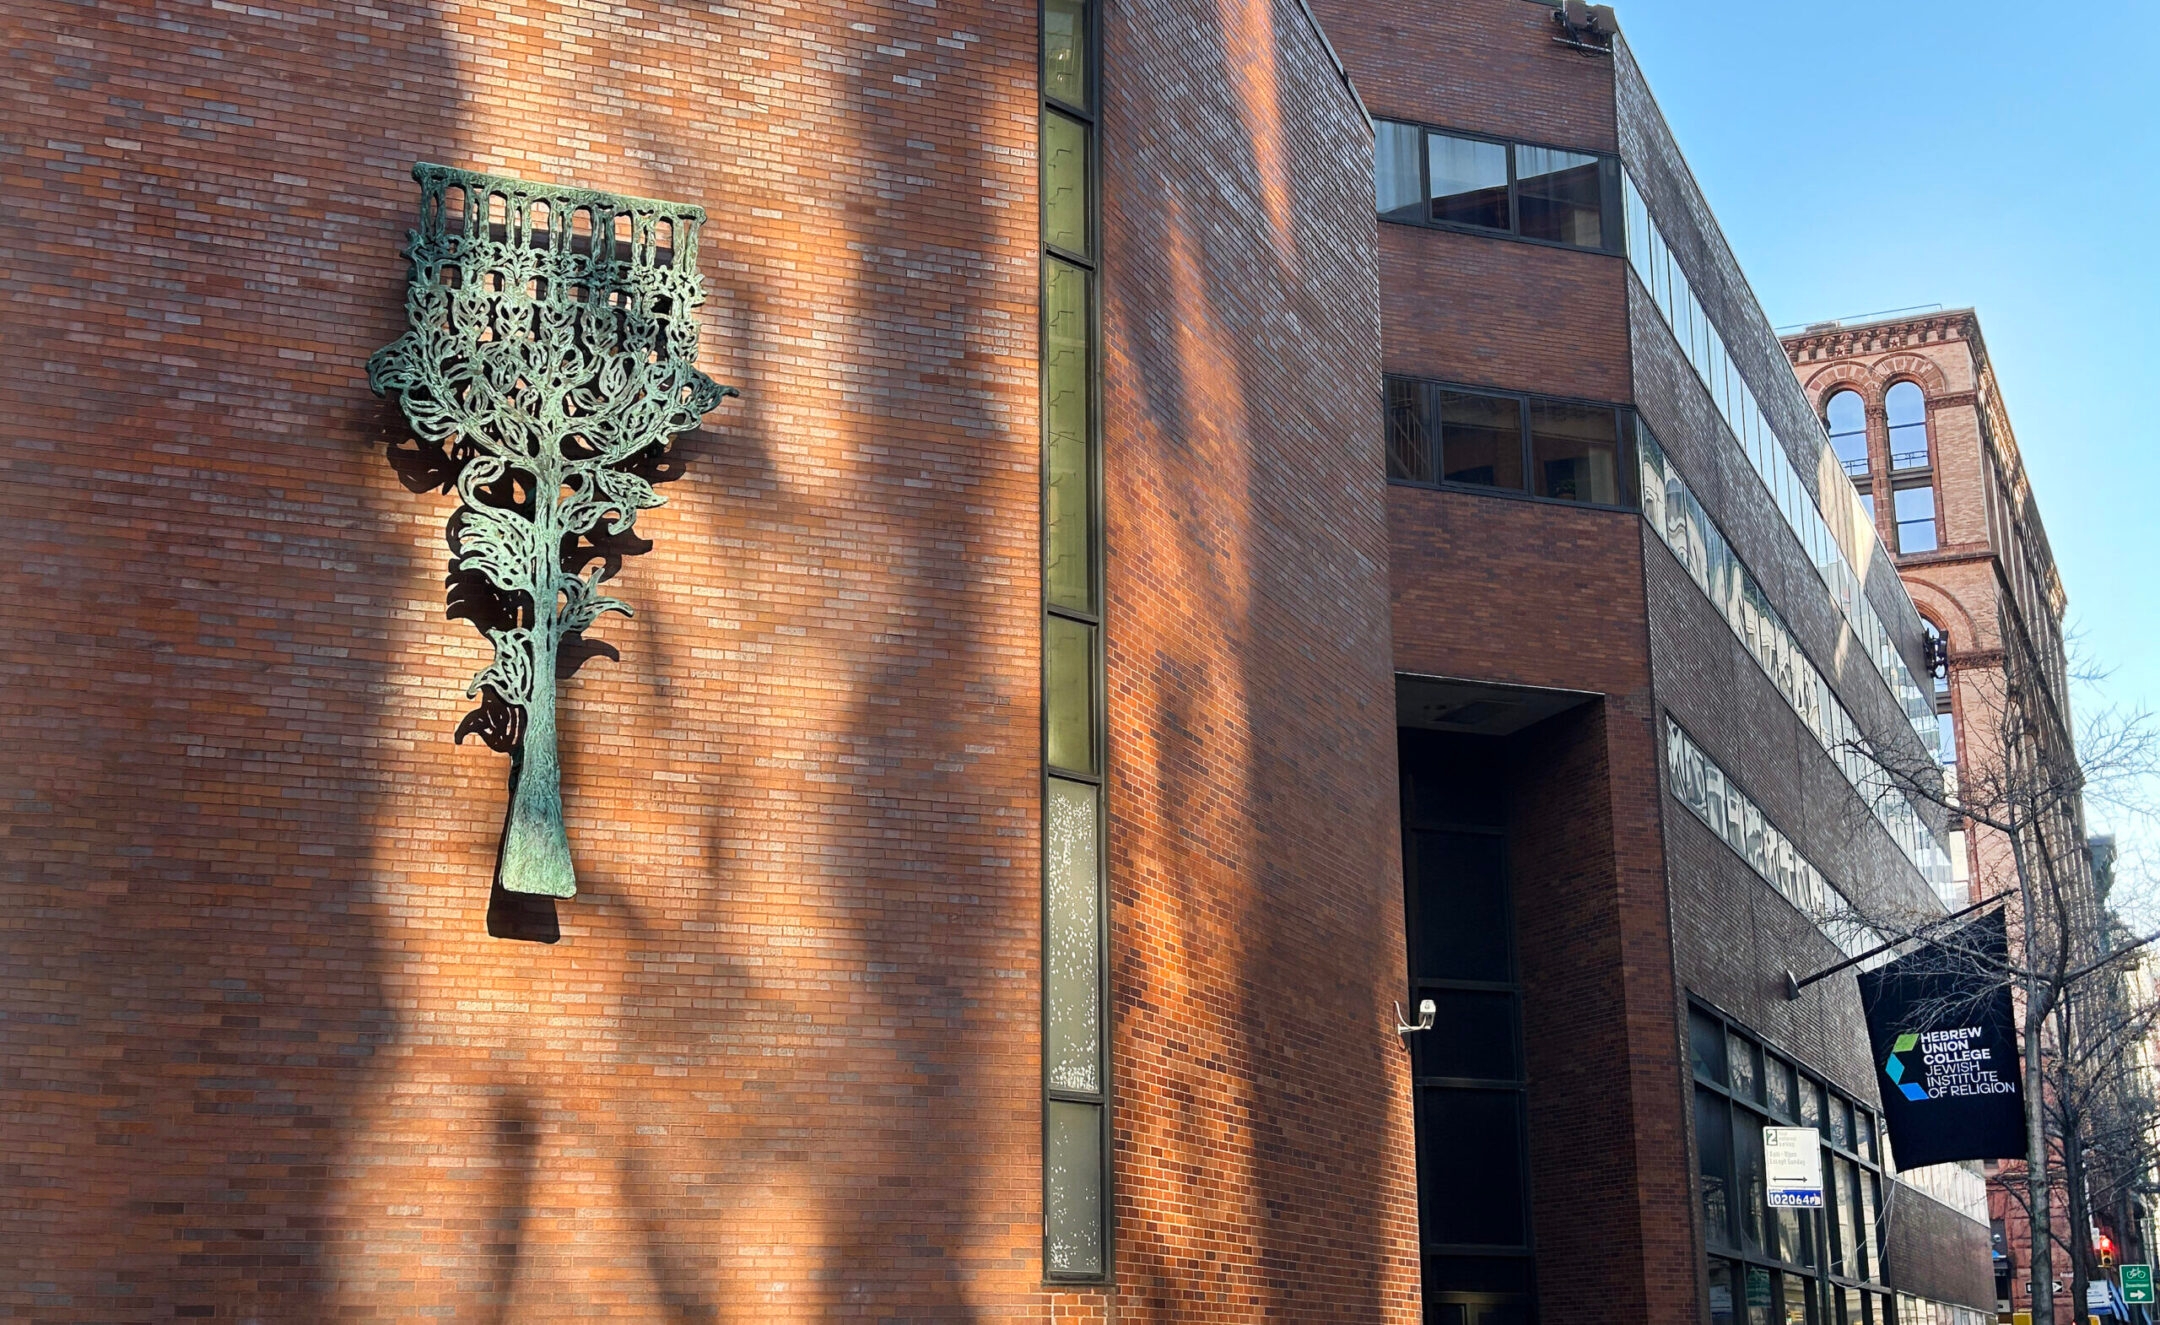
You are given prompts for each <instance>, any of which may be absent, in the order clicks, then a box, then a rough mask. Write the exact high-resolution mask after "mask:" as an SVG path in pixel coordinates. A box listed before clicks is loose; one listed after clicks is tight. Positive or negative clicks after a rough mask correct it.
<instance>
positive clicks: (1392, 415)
mask: <svg viewBox="0 0 2160 1325" xmlns="http://www.w3.org/2000/svg"><path fill="white" fill-rule="evenodd" d="M1387 417H1388V448H1387V454H1388V477H1389V478H1391V479H1403V480H1407V481H1409V482H1411V483H1430V482H1432V481H1433V456H1434V454H1435V452H1436V451H1437V450H1438V449H1439V448H1438V447H1437V445H1436V443H1437V441H1438V440H1439V439H1438V432H1439V427H1440V406H1439V402H1438V399H1437V398H1436V396H1435V388H1434V387H1433V386H1431V385H1430V384H1429V383H1425V382H1416V381H1412V380H1411V379H1409V378H1407V377H1390V378H1389V379H1387Z"/></svg>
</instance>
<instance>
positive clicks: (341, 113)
mask: <svg viewBox="0 0 2160 1325" xmlns="http://www.w3.org/2000/svg"><path fill="white" fill-rule="evenodd" d="M8 46H9V51H10V55H9V57H8V64H7V70H8V78H9V85H8V89H9V96H10V101H11V106H12V114H11V115H10V116H9V119H8V122H7V128H6V134H7V150H8V151H9V153H10V155H9V157H8V158H7V159H8V161H9V163H10V164H9V165H8V167H7V171H8V175H9V177H10V185H9V193H10V198H11V203H10V207H9V216H8V226H9V237H10V241H11V245H12V247H13V248H14V250H15V253H16V258H15V261H14V262H13V263H12V264H11V267H10V269H9V273H8V275H7V277H6V280H7V286H8V288H7V298H8V301H9V308H10V310H11V315H12V316H13V318H14V319H15V324H16V327H17V329H18V331H17V334H18V336H19V337H20V339H19V340H18V341H16V342H15V343H16V344H17V345H18V346H19V347H20V350H21V351H22V352H21V353H20V354H19V355H18V357H17V359H16V360H15V363H14V370H13V371H14V380H13V392H12V394H11V402H12V408H11V409H10V410H9V412H8V415H7V419H6V422H5V423H4V424H0V427H4V428H5V430H6V433H7V436H8V439H9V446H8V448H7V451H6V454H7V460H6V464H7V474H6V476H7V480H8V481H7V483H6V484H5V491H6V492H7V493H8V494H9V496H8V498H7V511H6V513H7V516H8V519H9V523H10V526H11V527H12V528H13V529H14V530H15V531H16V535H17V537H18V538H19V539H21V540H23V543H22V546H23V547H24V548H25V549H26V550H27V552H28V553H29V556H28V559H27V562H26V569H25V572H24V573H25V574H26V576H27V582H26V583H25V585H24V588H25V589H26V590H27V591H29V592H34V593H35V594H37V595H39V596H40V597H41V598H42V599H44V600H45V601H46V602H47V603H48V604H49V607H48V608H47V609H46V610H45V611H43V612H41V613H40V614H38V615H37V616H36V617H34V618H29V617H26V618H24V619H23V620H22V621H20V622H19V624H18V628H17V629H16V630H15V631H13V632H11V634H10V636H9V639H8V641H7V643H6V644H5V645H4V646H0V648H4V650H5V654H4V665H5V666H6V668H7V669H8V671H7V675H8V684H7V688H6V697H5V699H4V700H0V703H4V705H5V707H4V709H0V721H4V722H5V732H6V739H7V743H8V746H9V748H10V749H13V750H18V751H23V752H25V753H26V755H27V756H28V757H27V758H19V759H17V760H14V761H11V762H10V764H9V766H8V768H7V770H6V771H5V773H4V774H0V777H4V778H5V780H6V783H7V788H6V798H5V801H4V804H5V806H6V810H5V814H6V816H7V825H8V830H9V832H10V838H9V847H8V851H7V857H6V859H7V865H6V869H7V874H6V878H7V881H8V889H9V893H10V902H9V906H8V914H9V915H10V917H11V918H12V919H11V923H10V926H9V931H10V932H9V934H8V938H7V945H6V951H7V958H6V960H7V967H6V973H7V980H8V983H9V986H10V988H11V990H13V991H14V992H13V995H12V997H11V999H10V1013H11V1015H10V1018H9V1022H8V1031H7V1037H8V1038H7V1042H6V1046H5V1051H4V1052H5V1063H6V1077H5V1086H4V1089H5V1091H6V1095H7V1101H6V1108H7V1110H8V1113H7V1117H8V1119H9V1121H8V1125H7V1138H8V1144H7V1146H6V1151H7V1159H6V1163H7V1164H8V1165H9V1169H8V1180H7V1185H8V1188H9V1190H10V1193H11V1195H10V1198H9V1200H8V1201H6V1202H5V1203H4V1207H0V1229H4V1233H5V1239H4V1240H5V1250H0V1312H5V1313H7V1314H22V1315H25V1316H29V1315H31V1314H35V1315H36V1317H37V1318H39V1319H45V1320H55V1321H58V1320H111V1319H129V1320H149V1319H165V1318H168V1317H170V1316H172V1315H174V1314H176V1313H177V1314H181V1315H187V1316H201V1315H206V1314H207V1315H211V1316H213V1317H214V1318H218V1319H226V1318H230V1319H235V1320H241V1319H257V1320H264V1321H273V1320H274V1321H293V1322H314V1321H322V1320H329V1319H333V1318H346V1317H356V1318H357V1317H372V1318H380V1319H389V1318H393V1317H395V1318H404V1317H407V1316H412V1315H415V1314H418V1313H420V1312H422V1311H438V1312H441V1313H443V1314H444V1315H445V1316H446V1317H447V1318H450V1319H457V1320H520V1321H526V1320H531V1321H539V1320H552V1319H559V1318H564V1317H569V1316H591V1315H603V1314H607V1315H614V1316H617V1317H621V1318H626V1319H636V1318H663V1317H665V1318H669V1319H686V1320H708V1319H722V1318H730V1319H750V1318H755V1319H759V1320H781V1319H790V1320H817V1321H823V1320H832V1319H840V1318H848V1317H853V1316H858V1315H862V1316H876V1317H890V1316H893V1315H911V1316H916V1317H929V1316H936V1317H938V1318H942V1319H956V1318H959V1317H960V1316H962V1315H963V1314H965V1313H967V1312H969V1311H972V1310H974V1309H976V1307H977V1306H978V1305H980V1304H985V1303H999V1302H1013V1301H1027V1300H1031V1299H1033V1298H1034V1296H1035V1294H1036V1289H1035V1287H1034V1284H1035V1279H1036V1275H1037V1258H1038V1253H1037V1239H1038V1233H1037V1227H1038V1224H1037V1221H1038V1218H1039V1214H1038V1207H1039V1197H1038V1180H1037V1164H1038V1161H1037V1158H1036V1155H1037V1150H1038V1142H1037V1127H1038V1121H1037V1120H1038V1117H1039V1114H1038V1109H1037V1104H1036V1094H1037V1090H1038V1086H1037V1082H1038V1065H1037V1059H1036V1047H1035V1040H1036V1035H1035V1029H1034V1028H1035V1026H1036V1013H1035V1008H1036V993H1035V976H1034V968H1035V960H1036V958H1035V953H1036V942H1037V941H1036V931H1037V922H1036V916H1037V912H1038V906H1039V883H1038V866H1037V864H1036V860H1037V847H1036V845H1035V842H1036V833H1037V814H1038V810H1037V805H1038V799H1039V793H1038V791H1037V786H1036V768H1037V764H1036V760H1037V756H1038V749H1039V744H1038V743H1039V736H1038V719H1037V706H1036V705H1037V701H1036V698H1035V696H1036V685H1037V682H1036V650H1037V648H1038V644H1037V640H1038V637H1039V633H1040V624H1039V621H1038V617H1037V611H1036V606H1035V593H1036V587H1035V571H1034V569H1033V568H1034V566H1035V565H1036V564H1037V553H1036V550H1035V548H1036V533H1035V529H1036V521H1035V515H1034V512H1035V510H1036V484H1037V478H1036V464H1037V454H1038V442H1037V435H1036V426H1035V415H1034V409H1035V405H1034V401H1035V394H1036V370H1035V360H1034V353H1035V351H1034V345H1035V303H1036V297H1035V271H1034V261H1033V258H1032V256H1031V254H1032V251H1033V231H1034V224H1035V222H1034V214H1033V202H1032V199H1033V197H1034V195H1035V187H1036V186H1035V168H1034V139H1035V128H1034V112H1033V92H1032V87H1033V79H1034V71H1035V59H1036V57H1035V21H1034V17H1033V13H1032V9H1031V8H1029V7H1016V6H1010V5H989V4H980V3H962V4H959V5H957V6H955V5H946V6H943V7H940V8H938V9H926V8H923V7H921V6H915V5H909V4H904V3H898V2H897V0H893V2H890V3H880V2H877V0H870V2H867V3H863V2H858V3H849V4H845V5H842V4H838V3H818V4H810V5H805V6H799V7H797V8H796V9H795V10H794V11H793V12H792V13H791V14H790V16H789V17H788V19H787V21H786V22H785V23H771V24H768V23H765V22H762V21H756V20H753V19H752V18H751V17H750V16H749V14H748V11H744V12H743V13H741V14H737V13H736V12H734V11H729V10H726V9H719V10H710V9H706V8H687V9H686V8H684V7H681V6H674V5H661V4H650V3H640V4H633V5H629V6H612V7H609V6H593V5H540V4H516V3H513V4H507V5H497V4H489V5H452V4H443V5H416V4H401V3H395V2H394V0H392V2H390V3H386V4H385V5H383V6H381V7H379V8H363V9H340V10H337V11H335V12H332V11H329V10H311V9H307V8H304V7H302V8H291V7H276V8H269V9H265V8H253V9H244V8H240V7H212V6H209V5H204V4H195V3H178V2H162V0H161V2H160V3H156V4H146V5H136V6H119V7H110V8H102V9H91V8H85V7H81V6H71V5H58V4H46V5H36V4H34V5H32V6H31V7H30V8H29V9H28V10H27V11H19V14H18V26H17V27H15V29H14V31H13V35H12V36H11V39H10V41H9V43H8ZM415 159H430V160H437V161H446V162H452V163H457V164H462V165H471V166H478V167H483V168H493V169H500V170H504V171H507V172H513V173H523V174H527V175H530V176H533V177H537V178H546V179H558V180H566V181H570V182H575V183H580V184H587V185H592V186H596V187H602V188H613V189H621V190H626V191H632V192H636V193H640V194H648V195H652V194H657V195H661V196H664V197H668V198H680V199H687V200H692V201H697V202H701V203H703V204H705V205H706V206H707V207H708V208H709V209H710V211H711V214H712V221H711V223H710V224H709V225H708V227H707V228H706V231H705V236H704V252H703V258H704V271H705V275H706V277H707V281H708V285H709V293H710V303H709V304H708V306H707V307H706V309H705V310H704V312H703V315H702V317H701V325H702V327H703V330H704V335H705V342H704V348H703V352H702V358H701V363H702V366H703V367H704V368H705V369H706V370H707V371H708V372H710V373H711V374H712V375H713V376H715V377H717V378H719V379H721V380H723V381H727V382H732V383H735V384H738V385H740V386H741V387H742V388H743V389H744V391H745V397H744V399H743V400H742V401H741V402H739V403H730V404H729V405H726V406H724V407H723V408H722V409H721V410H720V411H718V412H717V413H715V414H714V415H713V416H712V417H711V418H710V420H709V421H708V426H707V427H706V428H705V429H704V430H703V431H702V432H700V433H698V434H695V435H692V436H690V437H689V438H687V439H685V440H684V441H683V442H682V443H681V444H680V445H681V446H682V449H683V451H684V452H685V454H686V455H687V456H688V462H689V468H688V476H687V477H686V478H684V479H683V480H682V481H681V482H678V483H675V484H672V485H670V486H669V487H668V488H666V489H665V492H666V495H667V496H668V499H669V504H668V505H667V506H666V507H664V508H662V509H659V510H656V511H652V512H649V513H648V514H647V515H646V517H645V518H644V520H642V521H641V522H640V525H639V529H640V532H642V533H645V534H646V535H647V536H649V537H651V538H652V539H653V540H655V542H656V543H657V545H658V546H657V550H656V551H655V552H653V553H652V554H651V555H649V556H646V557H643V558H639V559H637V560H634V561H632V562H630V563H629V564H628V565H627V566H626V568H625V570H624V572H623V574H622V576H621V577H620V579H619V580H618V581H617V582H616V583H617V584H618V585H619V586H620V590H619V592H620V594H621V596H622V597H624V598H626V599H627V600H629V601H630V602H631V603H632V604H633V605H634V606H635V607H636V609H637V611H638V617H637V619H636V620H635V621H634V622H615V623H614V624H610V625H607V626H604V627H603V628H602V629H601V630H599V631H598V632H597V633H598V634H599V635H601V636H602V637H604V638H606V639H608V640H609V641H611V642H613V643H615V644H616V645H618V646H619V647H620V648H621V650H622V654H623V657H622V661H621V662H620V663H607V662H598V663H594V664H592V665H589V666H588V667H587V668H586V669H585V670H584V672H583V673H582V674H580V676H579V677H578V678H577V679H576V680H575V681H573V682H570V683H569V684H568V685H567V686H566V687H565V696H564V700H563V725H564V746H565V748H564V758H565V763H566V767H567V778H566V787H565V790H566V799H567V801H568V812H569V817H570V829H571V835H572V841H573V844H574V847H575V849H576V852H577V856H578V860H579V863H580V866H581V870H582V874H583V888H582V893H581V895H580V896H579V897H578V898H577V899H576V900H575V901H574V902H570V903H567V904H565V905H564V906H563V907H562V908H561V921H562V928H563V938H562V941H561V942H560V943H559V944H557V945H556V946H553V947H543V946H538V945H534V944H524V943H513V942H505V941H500V940H495V939H490V938H489V937H487V935H486V934H485V933H484V931H483V910H484V907H485V905H486V901H487V895H488V877H489V871H490V868H491V863H492V859H493V853H494V850H495V842H496V835H497V829H498V826H499V823H500V818H501V814H502V804H503V794H504V777H505V772H506V762H505V760H504V759H503V758H502V757H501V756H498V755H495V754H492V753H490V752H488V751H486V750H484V749H481V748H479V747H478V745H477V744H476V743H468V744H467V745H466V746H464V747H462V748H460V747H457V746H453V745H452V744H451V743H450V739H449V738H450V732H451V729H452V727H453V726H454V725H455V723H456V722H457V720H458V717H459V715H460V714H462V713H463V712H464V710H465V708H466V707H467V703H466V701H465V700H464V699H463V698H462V691H463V688H464V684H465V681H466V678H467V677H468V676H469V675H470V674H471V673H472V672H473V671H475V670H476V669H477V668H478V667H479V666H480V665H481V663H482V661H483V660H484V656H483V650H484V644H483V642H482V641H481V639H480V638H479V637H478V636H477V635H476V634H475V633H474V632H472V631H471V630H470V629H469V628H468V627H466V626H465V625H464V624H462V623H451V622H446V621H445V620H444V619H443V591H442V567H443V558H444V553H443V546H442V534H441V531H442V521H443V519H444V518H445V516H446V515H447V514H448V510H449V507H448V505H447V503H446V502H445V501H444V500H443V499H441V498H439V497H435V496H421V495H414V494H411V493H408V492H406V491H405V490H404V489H403V488H401V487H400V486H399V485H398V483H397V482H396V480H395V477H394V475H393V474H392V472H391V470H390V469H389V467H388V466H387V465H386V464H385V463H384V458H383V455H382V451H381V447H380V441H381V439H382V437H383V436H384V433H385V429H386V428H387V427H390V426H392V419H391V416H389V415H387V414H386V412H385V410H384V409H383V407H382V406H381V405H380V404H379V403H378V402H377V401H375V400H374V399H372V398H371V397H370V396H369V394H368V392H367V389H366V385H365V381H364V377H363V374H362V363H363V361H364V360H365V358H366V356H367V355H368V354H369V353H370V352H371V351H372V350H374V349H375V348H376V347H378V346H379V345H382V344H383V343H385V342H387V341H389V340H390V339H391V338H392V337H393V336H395V335H396V334H397V333H398V331H399V330H400V328H401V324H402V321H403V308H402V282H403V276H404V273H403V263H402V261H401V260H400V259H399V257H398V255H397V246H398V244H399V242H400V241H401V237H402V233H403V230H404V228H405V227H406V225H407V224H408V218H409V217H410V215H411V214H412V211H413V208H414V204H415V197H416V194H415V189H414V187H413V185H412V183H411V181H410V180H409V179H408V178H407V177H406V172H407V170H408V168H409V167H410V165H411V163H412V162H413V161H414V160H415Z"/></svg>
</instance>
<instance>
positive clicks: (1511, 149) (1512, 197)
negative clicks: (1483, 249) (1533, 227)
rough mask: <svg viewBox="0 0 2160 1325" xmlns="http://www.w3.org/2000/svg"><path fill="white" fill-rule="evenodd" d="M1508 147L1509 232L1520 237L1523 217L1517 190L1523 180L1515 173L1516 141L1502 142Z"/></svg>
mask: <svg viewBox="0 0 2160 1325" xmlns="http://www.w3.org/2000/svg"><path fill="white" fill-rule="evenodd" d="M1502 146H1503V147H1505V148H1506V149H1507V220H1508V226H1507V232H1508V233H1509V234H1511V235H1515V236H1517V237H1518V238H1519V237H1521V235H1522V217H1521V216H1520V215H1519V214H1518V212H1517V190H1518V188H1519V186H1520V183H1521V181H1520V180H1519V179H1518V178H1517V177H1516V174H1515V141H1514V140H1513V139H1509V140H1508V141H1507V142H1505V143H1503V144H1502Z"/></svg>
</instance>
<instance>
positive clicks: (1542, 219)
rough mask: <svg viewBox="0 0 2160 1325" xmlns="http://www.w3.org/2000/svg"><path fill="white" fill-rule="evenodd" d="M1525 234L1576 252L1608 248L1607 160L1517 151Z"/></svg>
mask: <svg viewBox="0 0 2160 1325" xmlns="http://www.w3.org/2000/svg"><path fill="white" fill-rule="evenodd" d="M1515 174H1516V179H1517V184H1516V189H1517V209H1518V211H1519V212H1520V213H1521V217H1522V232H1523V234H1524V236H1526V237H1527V238H1530V239H1546V240H1551V241H1552V242H1553V243H1556V244H1570V245H1573V246H1574V247H1576V248H1600V247H1603V245H1604V243H1605V221H1604V208H1605V171H1604V169H1603V159H1602V158H1600V157H1595V156H1592V155H1590V154H1589V153H1587V152H1563V151H1561V150H1559V149H1558V148H1553V147H1527V146H1525V147H1517V148H1516V149H1515Z"/></svg>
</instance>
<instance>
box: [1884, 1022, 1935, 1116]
mask: <svg viewBox="0 0 2160 1325" xmlns="http://www.w3.org/2000/svg"><path fill="white" fill-rule="evenodd" d="M1919 1047H1920V1037H1919V1036H1917V1035H1911V1034H1906V1035H1900V1036H1898V1037H1897V1043H1896V1044H1893V1045H1891V1046H1890V1057H1889V1058H1887V1059H1885V1060H1884V1062H1883V1069H1882V1070H1883V1075H1884V1076H1887V1077H1889V1078H1890V1081H1891V1084H1893V1085H1895V1086H1896V1087H1897V1088H1898V1089H1899V1090H1901V1091H1904V1092H1905V1098H1906V1099H1909V1100H1924V1099H1926V1098H1927V1097H1928V1096H1927V1091H1926V1089H1924V1088H1923V1087H1920V1086H1916V1085H1914V1084H1913V1083H1912V1082H1910V1081H1907V1080H1906V1079H1905V1064H1904V1063H1903V1062H1901V1061H1899V1058H1898V1055H1900V1054H1909V1053H1911V1052H1912V1051H1913V1050H1915V1049H1917V1048H1919Z"/></svg>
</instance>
